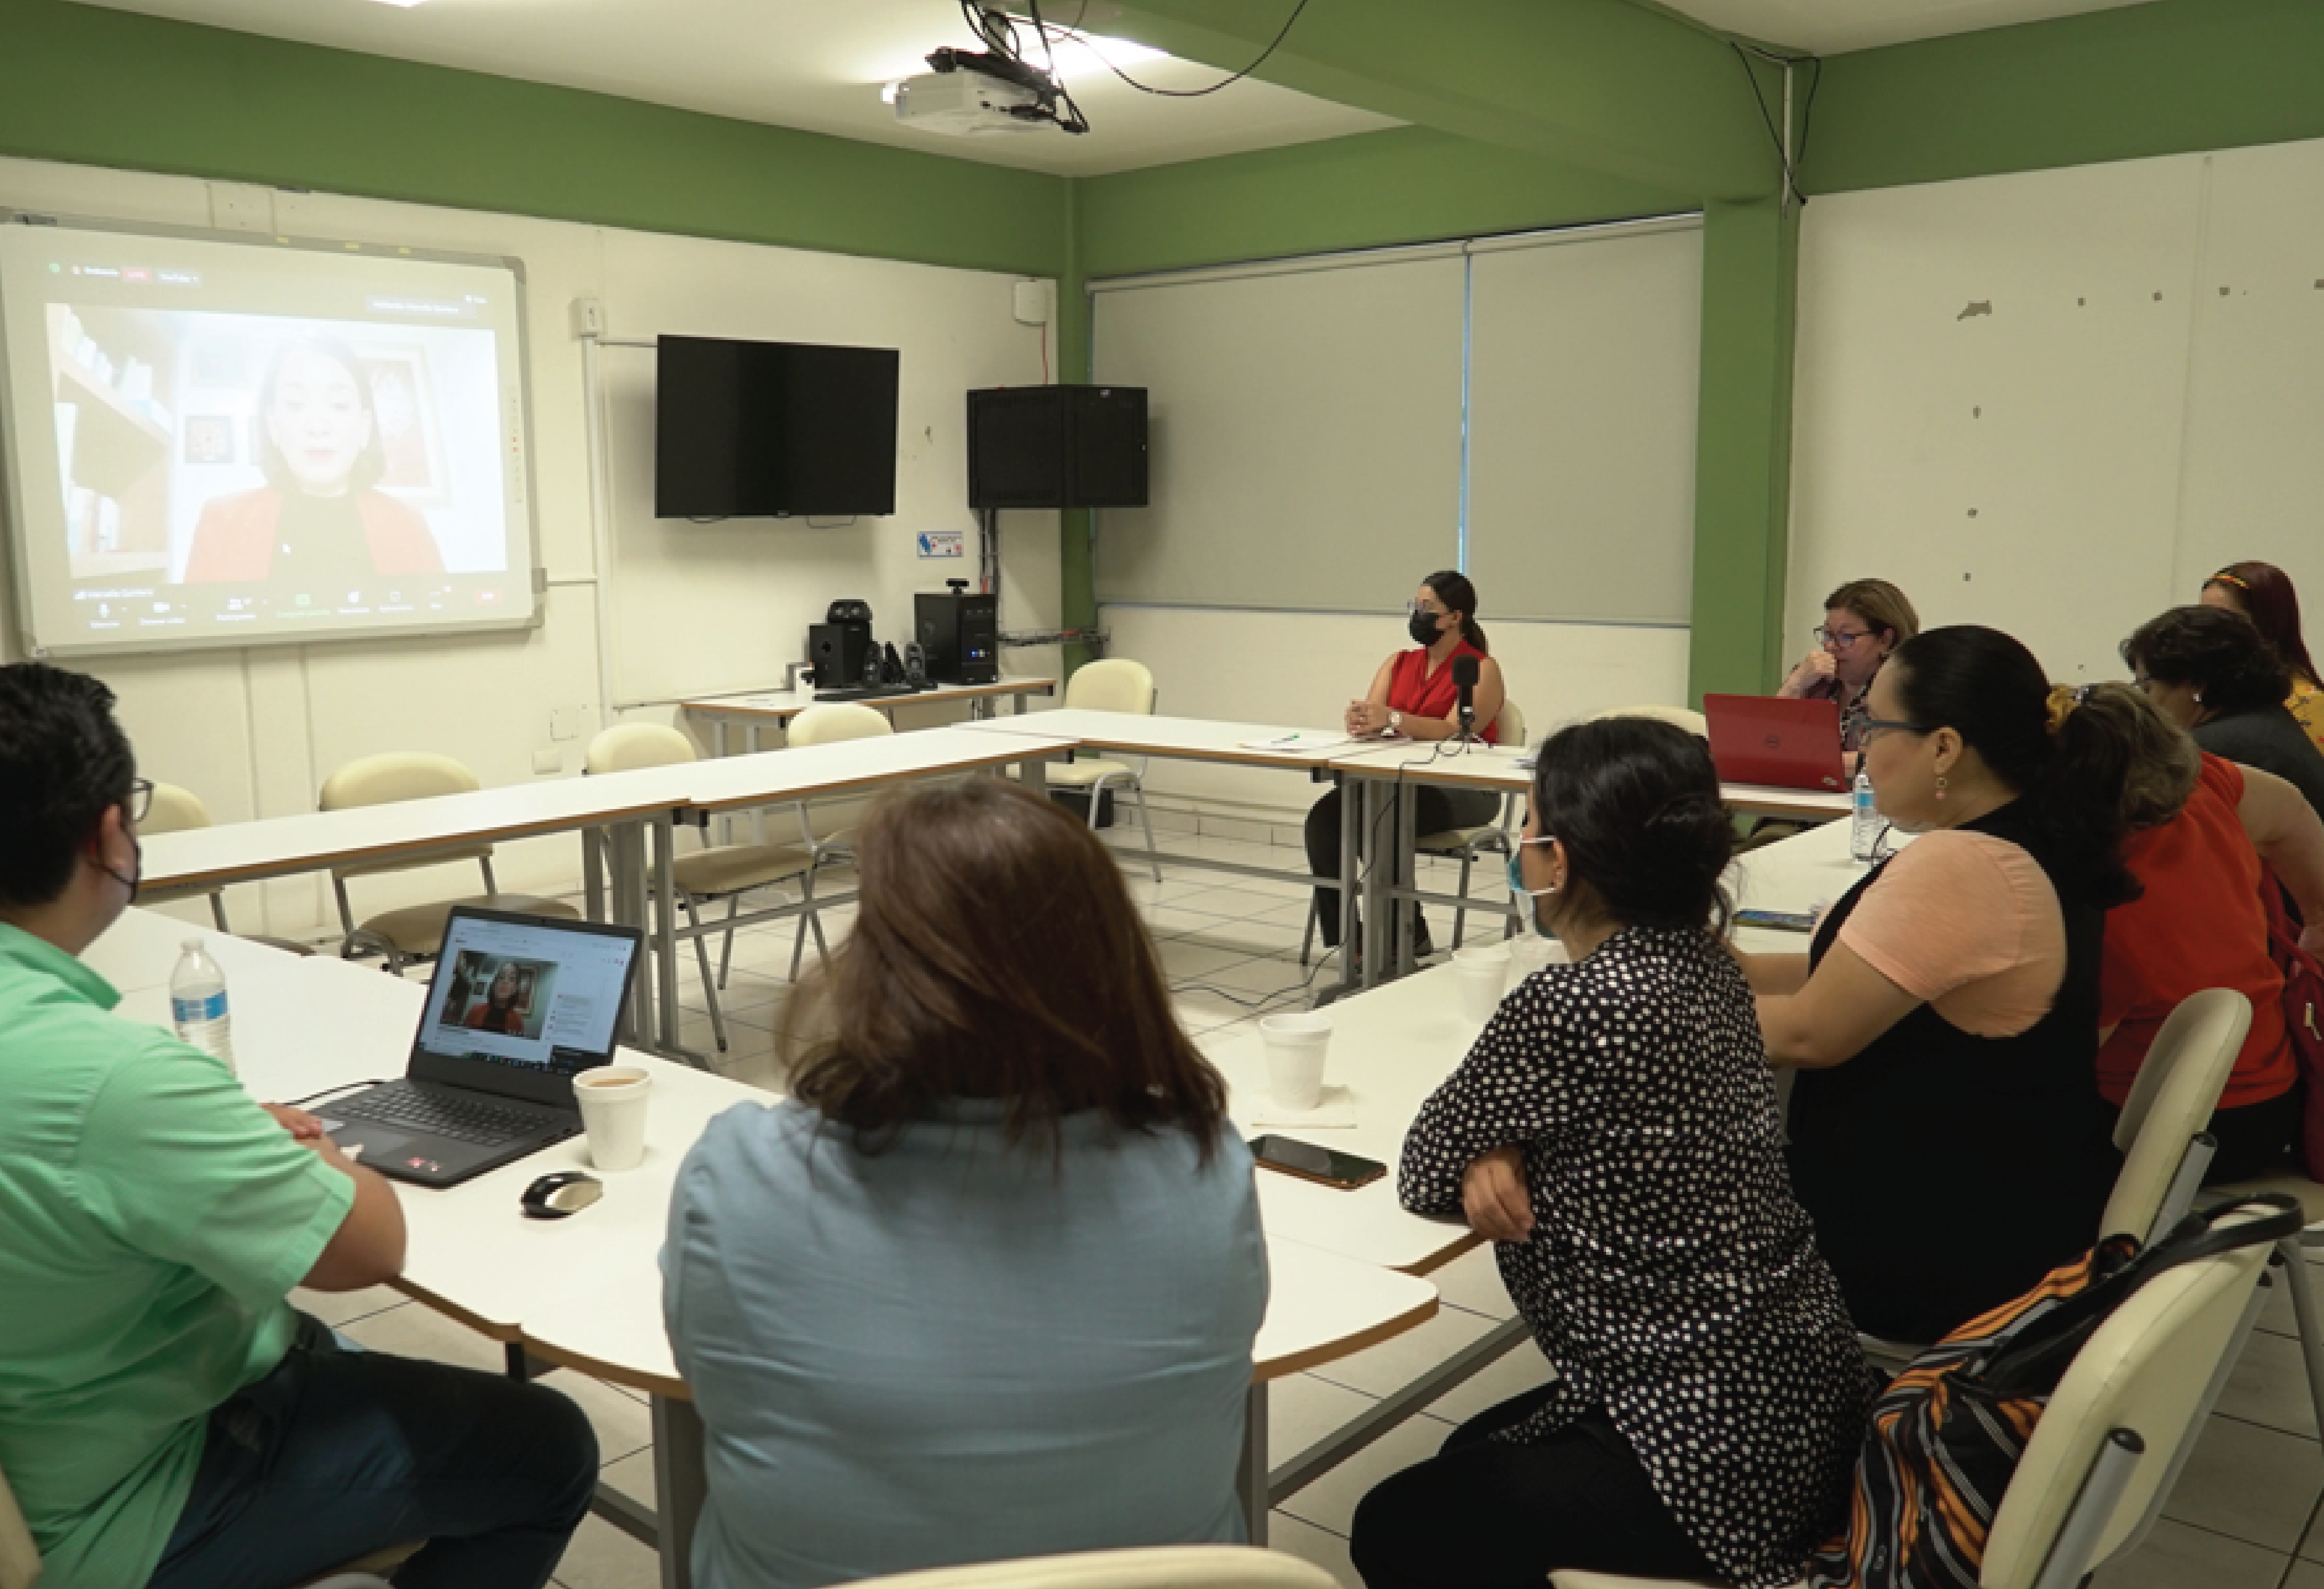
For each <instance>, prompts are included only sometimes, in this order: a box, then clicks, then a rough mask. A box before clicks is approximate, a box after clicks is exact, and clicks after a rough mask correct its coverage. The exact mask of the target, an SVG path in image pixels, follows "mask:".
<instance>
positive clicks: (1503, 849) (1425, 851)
mask: <svg viewBox="0 0 2324 1589" xmlns="http://www.w3.org/2000/svg"><path fill="white" fill-rule="evenodd" d="M1493 724H1494V726H1495V727H1497V728H1499V730H1500V734H1499V739H1500V742H1501V744H1505V745H1521V744H1525V743H1526V736H1525V714H1524V713H1523V712H1520V711H1518V710H1517V702H1515V701H1512V700H1504V701H1502V702H1501V712H1500V716H1498V717H1495V718H1494V719H1493ZM1524 798H1525V797H1524V796H1522V795H1519V794H1516V793H1510V794H1506V795H1503V796H1502V797H1501V814H1500V817H1499V819H1498V820H1496V821H1492V822H1488V823H1485V824H1483V825H1482V826H1480V827H1447V828H1444V829H1443V830H1442V831H1441V832H1437V833H1424V834H1420V835H1418V836H1416V837H1415V838H1414V839H1413V841H1412V849H1413V853H1414V854H1415V855H1434V856H1436V857H1438V858H1439V859H1441V860H1447V861H1452V860H1457V861H1459V862H1460V863H1461V897H1462V899H1463V900H1465V899H1467V898H1468V897H1469V874H1470V871H1471V868H1472V867H1474V866H1475V864H1476V862H1477V857H1478V856H1479V855H1484V854H1486V853H1487V852H1491V853H1493V854H1495V855H1504V856H1505V855H1508V854H1509V853H1510V852H1511V851H1512V849H1514V847H1515V846H1516V845H1517V827H1518V826H1519V818H1518V813H1519V811H1520V810H1521V809H1522V807H1521V805H1520V802H1521V801H1522V800H1523V799H1524ZM1321 910H1323V905H1322V904H1321V903H1320V902H1318V901H1312V900H1311V901H1309V902H1308V906H1307V928H1306V930H1305V932H1304V933H1302V934H1301V935H1300V938H1299V964H1300V965H1306V964H1307V958H1308V956H1310V955H1312V954H1313V953H1314V949H1315V918H1316V915H1317V913H1318V912H1319V911H1321ZM1468 919H1469V910H1468V907H1467V906H1465V905H1462V906H1456V907H1454V909H1453V911H1452V947H1454V948H1456V949H1457V948H1459V947H1461V934H1462V930H1463V929H1464V928H1465V927H1466V925H1467V923H1468ZM1501 936H1502V937H1503V938H1515V937H1517V918H1516V917H1514V916H1512V917H1510V918H1509V919H1508V927H1507V928H1504V929H1503V931H1502V933H1501Z"/></svg>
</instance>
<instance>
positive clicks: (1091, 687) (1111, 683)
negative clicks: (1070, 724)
mask: <svg viewBox="0 0 2324 1589" xmlns="http://www.w3.org/2000/svg"><path fill="white" fill-rule="evenodd" d="M1065 707H1066V709H1067V710H1069V711H1070V710H1072V709H1074V707H1081V708H1084V709H1086V710H1089V711H1093V712H1134V713H1136V714H1137V715H1138V716H1141V717H1150V716H1153V715H1154V675H1153V673H1152V672H1151V671H1149V670H1148V668H1147V666H1146V664H1145V663H1143V662H1133V661H1130V659H1129V658H1128V657H1108V658H1107V659H1106V660H1105V661H1102V662H1089V663H1085V664H1084V665H1083V666H1082V667H1081V668H1080V669H1078V670H1076V671H1075V672H1074V676H1073V677H1072V678H1071V679H1067V680H1066V681H1065ZM1047 778H1048V785H1049V787H1050V788H1051V789H1078V790H1086V791H1087V792H1088V795H1089V825H1090V826H1091V827H1096V826H1097V818H1098V808H1099V807H1100V806H1102V805H1103V804H1104V803H1105V796H1106V794H1107V792H1108V791H1109V790H1120V792H1121V793H1123V794H1125V795H1134V796H1136V797H1137V799H1138V821H1139V826H1140V827H1143V828H1144V829H1145V830H1146V855H1147V864H1148V865H1150V866H1152V867H1153V869H1154V881H1155V882H1161V881H1162V863H1161V861H1160V860H1158V859H1157V858H1156V856H1155V851H1154V818H1152V817H1151V816H1150V815H1148V812H1147V809H1146V760H1145V758H1144V757H1142V756H1141V757H1139V759H1138V762H1137V764H1136V765H1135V766H1133V765H1131V764H1130V762H1118V761H1115V760H1113V759H1112V758H1111V757H1108V756H1093V757H1088V758H1084V757H1081V756H1078V755H1077V756H1075V757H1074V759H1073V760H1072V761H1070V762H1063V763H1059V762H1050V763H1049V766H1048V769H1047Z"/></svg>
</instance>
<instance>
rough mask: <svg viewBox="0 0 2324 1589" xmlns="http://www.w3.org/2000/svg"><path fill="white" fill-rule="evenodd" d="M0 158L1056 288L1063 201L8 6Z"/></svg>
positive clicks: (741, 132)
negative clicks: (999, 276) (814, 253)
mask: <svg viewBox="0 0 2324 1589" xmlns="http://www.w3.org/2000/svg"><path fill="white" fill-rule="evenodd" d="M0 63H5V68H6V86H5V89H0V153H5V154H14V155H22V156H25V157H28V158H32V159H43V160H58V161H69V162H77V163H80V164H86V165H101V166H116V167H121V168H124V169H129V170H135V171H166V172H171V173H177V174H182V175H187V176H195V177H205V178H211V179H221V180H234V181H243V182H261V183H266V184H269V185H273V186H281V187H294V188H316V189H327V190H329V191H332V192H337V193H351V194H358V195H362V196H364V197H367V198H379V199H406V200H410V201H413V202H416V203H422V204H440V205H448V206H451V207H454V208H463V209H487V210H504V211H508V212H511V213H513V214H517V215H530V216H541V217H549V218H550V219H555V220H568V221H581V222H588V223H594V224H601V225H607V226H632V227H636V228H638V229H640V230H644V231H657V232H674V233H680V234H685V235H688V236H703V237H725V238H733V239H737V240H740V241H742V242H749V243H766V244H778V245H787V246H790V247H797V248H815V249H823V250H826V251H829V252H832V253H837V254H873V255H878V256H881V257H884V258H890V259H903V260H913V261H918V262H922V263H931V264H944V265H957V266H965V267H969V268H973V269H982V270H999V271H1022V272H1026V273H1033V274H1040V275H1055V274H1056V273H1058V272H1059V270H1060V269H1061V268H1062V266H1063V264H1064V261H1065V250H1066V246H1067V226H1066V219H1065V217H1066V209H1065V196H1066V189H1067V183H1066V182H1065V180H1063V179H1062V178H1058V177H1050V176H1042V175H1039V174H1037V173H1030V172H1024V171H1008V170H1004V169H1002V168H1001V167H997V166H990V165H978V164H973V163H971V162H966V161H959V160H950V159H945V158H944V157H941V156H938V155H934V154H921V153H918V152H914V151H910V150H900V149H890V148H884V147H881V146H880V145H877V144H871V143H854V142H852V141H850V140H848V139H844V138H829V137H824V136H821V135H819V134H812V133H798V132H791V131H788V130H787V129H783V128H779V127H769V126H761V125H757V124H755V123H751V122H740V121H732V120H728V119H725V118H723V117H719V116H711V115H695V114H692V113H690V112H687V111H679V110H670V109H666V108H664V107H661V106H651V105H644V104H640V103H638V102H636V101H634V100H628V99H617V98H613V97H610V96H607V95H603V94H589V93H584V92H581V91H579V90H577V89H572V88H546V87H543V86H541V85H539V84H535V83H522V82H518V81H516V80H514V79H509V78H496V77H491V76H487V75H485V74H483V73H480V72H466V71H454V70H450V69H446V68H443V67H433V66H419V65H413V64H411V63H409V62H405V61H397V60H383V59H381V58H379V57H375V56H368V55H358V54H355V53H352V52H350V51H340V50H325V49H319V48H317V47H315V46H313V45H308V44H292V43H286V42H281V41H280V40H274V39H263V38H260V37H258V36H256V35H254V34H249V33H235V32H225V31H223V30H220V29H217V28H205V27H196V26H192V25H189V24H187V23H175V22H166V21H162V20H160V19H157V18H153V17H147V16H140V15H135V14H130V13H127V12H120V11H108V10H104V9H102V8H99V7H97V6H93V5H65V4H62V3H61V0H0Z"/></svg>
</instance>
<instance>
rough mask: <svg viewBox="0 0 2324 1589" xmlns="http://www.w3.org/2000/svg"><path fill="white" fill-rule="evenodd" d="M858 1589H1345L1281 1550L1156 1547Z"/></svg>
mask: <svg viewBox="0 0 2324 1589" xmlns="http://www.w3.org/2000/svg"><path fill="white" fill-rule="evenodd" d="M857 1589H1339V1580H1337V1579H1336V1578H1334V1577H1333V1576H1332V1575H1331V1574H1329V1573H1327V1572H1325V1571H1324V1570H1323V1568H1322V1567H1319V1566H1314V1564H1313V1563H1310V1562H1305V1561H1302V1560H1300V1559H1299V1558H1298V1557H1296V1556H1286V1555H1284V1554H1283V1553H1282V1552H1280V1551H1276V1550H1265V1549H1259V1548H1257V1547H1252V1546H1248V1545H1157V1546H1150V1547H1146V1548H1143V1549H1136V1550H1088V1551H1080V1552H1076V1553H1074V1554H1073V1555H1070V1556H1037V1557H1027V1558H1024V1559H1022V1560H1016V1561H983V1562H976V1563H973V1564H972V1565H970V1566H957V1567H929V1568H927V1569H926V1570H924V1571H921V1572H917V1573H891V1574H890V1575H888V1576H886V1577H884V1578H865V1579H862V1581H861V1582H860V1583H859V1584H857Z"/></svg>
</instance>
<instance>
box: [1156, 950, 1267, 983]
mask: <svg viewBox="0 0 2324 1589" xmlns="http://www.w3.org/2000/svg"><path fill="white" fill-rule="evenodd" d="M1155 952H1156V953H1157V954H1158V955H1159V956H1161V957H1162V975H1164V976H1165V977H1166V978H1167V979H1168V981H1169V983H1170V984H1171V985H1172V986H1173V987H1176V985H1178V984H1180V983H1185V982H1192V981H1195V980H1198V979H1200V978H1202V977H1205V976H1208V975H1210V974H1211V973H1212V972H1213V971H1218V970H1221V969H1222V968H1224V967H1226V966H1229V965H1240V964H1241V963H1242V962H1243V961H1245V960H1248V959H1250V953H1249V952H1248V951H1247V950H1242V949H1216V948H1212V947H1209V946H1207V945H1204V944H1197V943H1193V942H1190V941H1188V940H1187V939H1185V938H1166V939H1164V940H1163V941H1162V942H1161V943H1159V944H1157V945H1156V946H1155Z"/></svg>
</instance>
